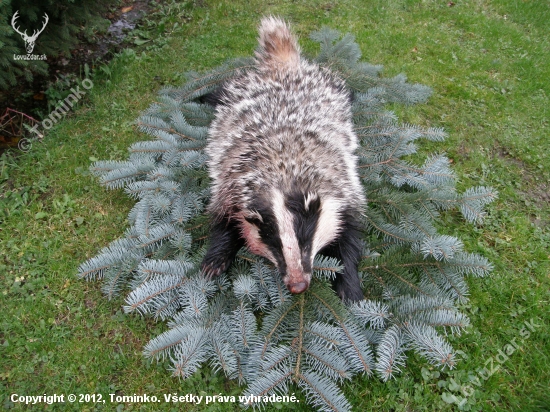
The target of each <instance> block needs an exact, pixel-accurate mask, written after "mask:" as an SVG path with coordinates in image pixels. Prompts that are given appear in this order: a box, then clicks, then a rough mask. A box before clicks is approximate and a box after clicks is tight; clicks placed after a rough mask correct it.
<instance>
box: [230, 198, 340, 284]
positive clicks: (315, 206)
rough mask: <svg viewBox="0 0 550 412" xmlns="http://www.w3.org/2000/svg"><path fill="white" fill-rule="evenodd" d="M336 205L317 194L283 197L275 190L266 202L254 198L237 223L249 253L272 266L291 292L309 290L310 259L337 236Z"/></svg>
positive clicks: (311, 261) (333, 201)
mask: <svg viewBox="0 0 550 412" xmlns="http://www.w3.org/2000/svg"><path fill="white" fill-rule="evenodd" d="M335 206H337V202H336V201H335V200H330V199H326V200H325V201H321V199H320V197H319V196H318V195H317V194H316V193H311V192H310V193H307V194H305V193H302V192H294V193H291V194H290V195H286V196H285V195H284V194H283V193H281V192H280V191H279V190H277V189H274V190H272V191H271V193H270V197H269V201H267V200H266V199H261V198H257V199H256V200H254V201H253V202H252V203H251V205H250V207H249V208H248V210H247V211H245V212H243V218H242V220H241V222H240V226H241V234H242V237H243V238H244V239H245V241H246V244H247V246H248V248H249V249H250V251H252V252H253V253H255V254H257V255H261V256H264V257H265V258H267V259H269V260H270V261H271V262H273V263H274V264H275V266H276V267H277V269H278V270H279V273H280V275H281V277H282V278H283V281H284V283H285V285H286V287H287V288H288V290H289V291H290V292H291V293H302V292H304V291H305V290H307V288H308V287H309V283H310V281H311V272H312V266H313V258H314V257H315V255H316V254H317V252H319V250H321V249H322V248H323V247H324V246H326V245H327V244H329V243H330V242H331V241H333V240H334V239H335V238H336V237H337V235H338V229H339V219H338V216H337V214H336V213H335V211H336V207H335Z"/></svg>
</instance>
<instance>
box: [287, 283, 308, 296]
mask: <svg viewBox="0 0 550 412" xmlns="http://www.w3.org/2000/svg"><path fill="white" fill-rule="evenodd" d="M286 287H287V288H288V290H289V291H290V293H292V294H293V295H298V294H300V293H303V292H305V291H306V290H307V288H308V287H309V282H307V281H306V280H304V281H303V282H297V283H288V284H287V285H286Z"/></svg>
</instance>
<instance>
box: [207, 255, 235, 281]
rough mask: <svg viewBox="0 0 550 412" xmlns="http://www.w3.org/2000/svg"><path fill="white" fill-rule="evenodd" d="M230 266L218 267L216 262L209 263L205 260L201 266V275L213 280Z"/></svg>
mask: <svg viewBox="0 0 550 412" xmlns="http://www.w3.org/2000/svg"><path fill="white" fill-rule="evenodd" d="M228 266H229V264H222V265H217V264H216V263H215V262H210V263H208V262H207V261H206V259H205V260H204V261H203V262H202V264H201V273H202V275H203V276H204V277H205V278H206V279H208V280H212V279H213V278H216V277H218V276H220V275H221V274H222V273H223V272H225V271H226V270H227V268H228Z"/></svg>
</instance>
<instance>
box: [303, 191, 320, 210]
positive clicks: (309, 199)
mask: <svg viewBox="0 0 550 412" xmlns="http://www.w3.org/2000/svg"><path fill="white" fill-rule="evenodd" d="M320 208H321V198H320V197H319V195H318V194H317V193H312V192H309V193H308V194H307V195H306V196H304V209H305V211H306V213H307V214H308V215H314V214H315V213H317V212H318V211H319V209H320Z"/></svg>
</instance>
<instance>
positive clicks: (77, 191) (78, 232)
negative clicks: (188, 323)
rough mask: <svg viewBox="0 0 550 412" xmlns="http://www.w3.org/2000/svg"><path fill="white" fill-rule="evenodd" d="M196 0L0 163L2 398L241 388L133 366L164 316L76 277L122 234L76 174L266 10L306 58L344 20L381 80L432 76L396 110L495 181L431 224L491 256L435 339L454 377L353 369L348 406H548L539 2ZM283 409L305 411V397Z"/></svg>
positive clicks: (118, 145) (120, 208)
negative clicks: (453, 357) (446, 344)
mask: <svg viewBox="0 0 550 412" xmlns="http://www.w3.org/2000/svg"><path fill="white" fill-rule="evenodd" d="M198 3H199V5H198V6H197V7H195V8H194V9H193V10H192V11H191V14H192V19H191V21H190V23H188V24H186V25H184V26H183V28H182V29H181V30H180V31H176V32H174V33H172V34H171V35H170V36H166V34H164V37H163V38H162V39H161V40H162V41H161V40H157V41H156V42H149V43H146V44H145V45H144V46H142V47H143V49H139V50H136V52H135V53H132V52H126V53H124V54H123V56H121V57H119V58H118V59H116V60H115V61H114V62H113V63H112V64H111V65H110V66H108V67H105V68H104V69H103V70H102V71H101V72H102V73H100V75H98V76H97V77H96V78H94V84H95V85H94V88H93V90H92V91H91V92H90V93H88V97H87V99H86V100H85V101H84V103H83V104H82V105H81V107H80V108H79V109H78V110H76V111H74V112H73V113H72V114H71V116H70V117H69V118H67V119H65V120H64V121H63V122H61V123H59V124H58V125H56V126H55V128H53V129H52V130H50V131H49V133H48V134H47V136H46V138H45V140H44V141H43V143H38V142H35V143H33V146H32V148H31V150H30V151H29V152H27V153H24V154H17V155H16V156H14V154H7V155H4V156H3V157H2V158H1V159H2V160H0V184H1V186H2V192H1V194H0V222H1V226H0V293H1V297H0V299H1V300H0V324H1V329H0V400H1V402H2V405H3V406H4V407H6V408H13V410H26V409H28V408H29V407H25V406H23V405H21V404H18V403H15V404H13V403H11V402H10V400H9V398H10V395H11V394H13V393H17V394H19V395H35V396H37V395H42V394H54V393H57V394H66V395H67V394H69V393H73V394H77V395H78V394H86V393H88V394H93V393H96V394H97V393H100V394H102V395H103V396H104V399H106V403H105V404H98V405H95V406H94V404H93V403H81V404H79V403H75V404H72V405H69V404H57V405H52V406H51V407H49V408H48V410H71V408H72V409H74V410H95V409H97V410H115V409H120V410H128V411H137V410H158V409H161V410H171V409H174V410H176V409H177V410H197V411H198V410H201V411H202V410H209V411H210V410H238V409H239V407H238V405H236V404H230V403H226V404H223V403H218V404H209V405H204V401H203V403H202V404H201V405H192V404H174V403H164V401H163V402H161V403H158V404H145V403H135V404H129V403H128V404H125V405H122V406H119V405H118V404H117V403H116V402H115V403H111V402H110V399H109V396H108V394H110V393H116V394H119V395H132V394H134V393H135V394H144V393H146V394H149V395H156V396H158V397H159V398H162V396H163V394H170V393H174V392H177V393H179V394H181V395H185V394H189V393H192V394H195V395H200V394H203V395H214V394H220V393H221V394H224V395H236V394H238V393H239V390H240V389H239V387H238V386H237V385H236V384H235V383H234V382H227V381H226V380H225V379H224V378H223V377H222V376H220V375H215V374H213V373H212V372H211V371H210V370H208V369H204V370H203V371H201V373H200V374H197V375H196V376H194V377H192V378H191V379H189V380H186V381H179V380H177V379H173V378H171V377H170V374H169V372H168V371H166V369H165V366H166V365H164V364H156V363H154V364H150V363H149V362H147V361H146V360H145V359H144V358H143V356H142V355H141V351H142V348H143V346H144V345H145V344H146V343H147V342H148V341H149V339H151V338H152V337H154V336H156V335H158V334H159V333H160V332H161V331H163V330H164V325H162V324H157V323H155V322H154V321H153V320H151V319H142V318H139V317H137V316H127V315H124V314H123V313H122V310H121V306H122V304H123V301H124V299H123V297H120V298H119V299H116V300H112V301H108V300H107V299H105V298H104V297H103V296H102V293H101V290H100V282H91V283H86V282H84V281H81V280H78V279H77V278H76V277H75V274H76V272H77V267H78V265H79V264H80V263H81V262H83V261H84V260H86V259H87V258H89V257H92V256H94V255H95V254H97V252H98V251H99V249H100V248H102V247H103V246H105V245H107V244H108V243H109V242H110V241H112V240H114V239H116V238H118V237H120V236H121V234H122V232H123V230H124V228H125V227H126V226H127V223H126V217H127V213H128V211H129V210H130V208H131V207H132V205H133V201H131V200H129V199H128V198H127V197H126V196H125V195H124V194H123V193H121V192H111V191H106V190H105V189H103V188H101V187H100V186H99V184H98V183H97V182H96V181H95V180H94V179H92V178H91V177H90V176H89V174H88V173H87V169H88V166H89V165H90V163H91V160H93V159H110V158H113V159H124V158H125V156H126V148H127V147H128V145H129V144H130V143H132V142H134V141H138V140H142V139H143V137H144V136H143V135H140V134H139V133H138V132H136V131H135V129H134V127H133V125H132V122H133V121H134V120H135V119H136V118H137V116H138V114H139V113H140V111H142V110H144V109H146V108H147V107H148V106H149V105H150V104H151V103H152V102H154V101H155V98H156V92H157V91H158V90H159V88H161V87H162V86H163V85H168V84H174V85H178V84H181V83H182V82H183V81H184V79H183V77H182V75H181V73H182V72H185V71H188V70H197V71H201V70H206V69H208V68H211V67H214V66H216V65H218V64H220V63H222V62H223V61H224V60H225V59H227V58H230V57H235V56H242V55H246V56H248V55H250V54H251V53H252V51H253V50H254V48H255V45H256V26H257V24H258V22H259V19H260V17H261V16H262V15H264V14H278V15H281V16H283V17H285V18H287V19H288V20H290V22H291V23H292V26H293V28H294V31H295V32H296V33H297V34H298V35H299V36H300V37H301V44H302V45H303V49H304V50H305V51H306V52H310V53H313V52H314V51H315V50H314V49H313V47H314V46H313V43H312V42H311V41H309V40H307V38H306V37H307V34H308V33H309V32H311V31H312V30H315V29H318V28H319V27H321V26H323V25H327V26H330V27H332V28H335V29H338V30H340V31H341V32H348V31H349V32H351V33H352V34H354V35H355V36H356V38H357V41H358V43H359V44H360V45H361V48H362V51H363V55H364V60H366V61H369V62H371V63H376V64H383V65H384V66H385V73H386V75H395V74H398V73H400V72H404V73H406V74H407V75H408V77H409V79H410V81H413V82H419V83H423V84H426V85H428V86H430V87H432V88H433V89H434V95H433V96H432V98H431V99H430V100H429V102H428V103H427V104H425V105H422V106H418V107H407V108H403V107H396V108H395V109H396V111H397V112H398V114H399V116H400V118H401V119H402V120H403V121H406V122H411V123H416V124H422V125H429V126H442V127H444V128H445V129H446V130H447V132H448V133H449V138H448V139H447V140H446V141H445V142H444V143H438V144H426V145H425V152H426V153H430V152H433V151H438V152H442V151H445V152H447V153H448V155H449V156H450V157H451V158H452V159H453V162H454V165H455V170H456V172H457V175H458V176H459V186H460V187H461V188H466V187H469V186H472V185H490V186H493V187H495V188H496V189H498V190H499V192H500V196H499V199H498V200H497V202H495V203H493V204H492V205H490V207H489V215H488V217H487V220H486V223H485V225H484V226H482V227H475V226H472V225H470V224H467V223H464V222H462V221H461V220H460V218H459V217H458V214H456V213H449V214H447V215H445V216H444V217H443V220H442V224H441V227H442V231H444V232H446V233H448V234H452V235H456V236H458V237H459V238H461V239H462V240H463V241H464V243H465V245H466V248H467V250H470V251H472V252H477V253H481V254H483V255H485V256H487V257H489V258H490V259H491V261H492V262H493V263H494V265H495V270H494V272H493V274H492V276H490V277H487V278H483V279H474V278H472V279H469V284H470V287H471V300H470V302H469V303H468V305H466V306H465V307H464V310H465V311H466V313H468V314H469V315H470V317H471V320H472V326H471V328H469V329H468V331H467V332H466V333H464V334H463V335H462V336H459V337H450V338H449V340H450V341H451V343H452V344H453V346H454V347H455V349H457V350H459V351H461V352H460V353H461V356H462V358H463V359H462V361H461V362H460V363H459V364H458V366H457V368H456V369H455V370H453V371H450V372H449V371H446V372H438V371H437V370H436V369H433V368H431V367H428V366H426V365H427V364H426V363H425V362H424V361H423V360H422V359H420V358H415V357H413V358H411V359H410V360H409V363H408V366H407V368H406V370H405V371H404V372H403V373H402V374H401V375H400V376H399V377H398V378H397V379H395V380H392V381H391V382H388V383H382V382H380V381H378V380H376V379H372V378H371V379H366V378H360V377H359V378H355V379H354V380H352V381H351V382H349V383H346V384H345V391H346V394H347V396H348V399H349V400H350V402H351V403H352V405H354V407H355V409H356V410H383V411H411V410H414V411H420V410H458V409H459V407H458V405H457V403H458V402H460V399H462V398H465V399H466V401H465V403H464V404H463V405H462V406H461V407H460V408H461V409H463V410H487V411H492V410H495V411H518V410H521V411H535V410H550V395H548V388H549V387H550V359H549V356H550V334H549V332H548V330H549V326H550V316H549V311H550V305H549V292H548V291H549V288H550V278H549V276H550V275H549V273H550V267H549V258H550V256H549V255H550V250H549V248H548V245H549V244H550V226H549V222H550V207H549V200H550V195H549V194H548V193H549V192H550V183H549V181H550V158H549V156H550V155H549V150H548V147H549V145H550V137H549V132H548V130H549V129H548V126H549V124H548V122H549V120H548V119H549V118H550V101H549V96H550V82H549V81H548V79H549V78H550V32H549V31H548V21H550V5H549V4H548V2H546V1H535V0H531V1H528V0H526V1H513V0H507V1H505V0H494V1H489V0H485V1H484V0H465V1H455V3H456V4H455V5H454V6H453V7H449V6H448V2H447V1H429V0H425V1H412V0H402V1H387V0H385V1H375V0H369V1H365V0H342V1H338V2H336V1H327V0H322V1H307V2H305V1H290V0H287V1H282V0H273V1H270V2H267V3H266V2H262V1H259V0H248V1H242V0H237V1H204V2H198ZM176 11H177V9H176ZM164 13H165V14H164V15H161V16H160V17H159V18H161V19H163V21H164V22H165V23H166V27H168V26H169V24H172V23H173V22H172V21H170V16H173V15H174V11H173V10H164ZM170 13H172V14H170ZM176 16H177V13H176ZM151 27H154V26H151ZM153 34H155V33H153ZM157 34H158V33H157ZM163 44H164V46H163ZM98 73H99V71H98ZM530 319H533V320H534V321H535V323H536V324H539V325H542V326H540V327H538V328H535V329H534V330H533V331H532V332H531V333H530V335H529V336H527V334H526V330H525V329H524V330H523V331H522V330H521V328H522V327H523V326H522V325H524V322H525V321H528V320H530ZM514 339H515V340H514ZM522 339H523V341H522ZM512 340H514V342H515V343H516V344H517V347H518V349H515V350H514V352H513V353H510V352H509V353H510V354H509V356H508V359H507V360H505V361H504V362H503V363H502V364H500V363H499V362H498V359H501V360H502V359H504V358H503V356H502V355H501V354H500V353H499V350H500V351H504V352H506V351H507V350H509V351H510V350H511V349H510V347H509V346H506V345H508V344H509V343H510V342H512ZM491 360H492V362H493V365H492V369H493V370H492V371H491V372H494V373H492V374H491V376H488V375H489V374H490V372H487V371H485V372H484V371H483V369H484V368H487V369H488V370H490V369H491ZM497 366H498V367H499V369H498V370H496V371H495V370H494V369H495V368H497ZM483 376H486V377H487V378H488V379H484V378H483ZM476 377H477V380H476ZM450 395H455V396H456V398H454V399H455V400H453V398H452V397H451V396H450ZM465 395H468V396H465ZM459 397H462V398H459ZM448 402H450V403H448ZM117 406H118V407H117ZM291 406H293V407H295V408H296V409H297V410H308V409H307V407H304V404H303V402H302V403H299V404H293V405H291ZM43 407H44V405H39V406H35V407H34V408H35V409H42V408H43ZM545 408H546V409H545ZM273 409H275V407H273Z"/></svg>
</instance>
